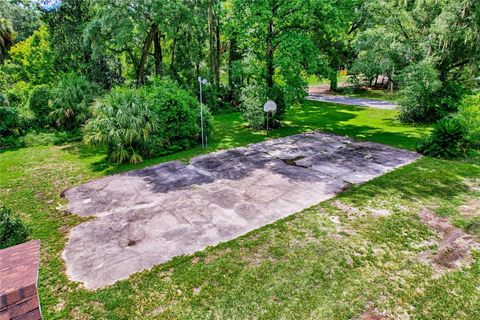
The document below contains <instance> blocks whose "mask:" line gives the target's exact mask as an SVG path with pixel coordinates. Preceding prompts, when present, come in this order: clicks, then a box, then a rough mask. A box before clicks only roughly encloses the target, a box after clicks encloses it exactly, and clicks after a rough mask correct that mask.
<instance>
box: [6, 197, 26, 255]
mask: <svg viewBox="0 0 480 320" xmlns="http://www.w3.org/2000/svg"><path fill="white" fill-rule="evenodd" d="M29 234H30V232H29V229H28V228H27V227H26V226H25V224H24V223H23V221H22V220H21V219H20V217H19V216H17V215H15V214H13V212H12V210H10V209H8V208H6V207H4V206H0V249H4V248H8V247H11V246H15V245H17V244H20V243H23V242H25V241H26V240H27V238H28V235H29Z"/></svg>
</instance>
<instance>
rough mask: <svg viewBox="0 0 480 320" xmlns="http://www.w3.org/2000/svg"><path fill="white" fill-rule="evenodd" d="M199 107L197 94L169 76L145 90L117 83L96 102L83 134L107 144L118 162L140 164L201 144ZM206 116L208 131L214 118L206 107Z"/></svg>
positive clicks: (89, 139) (93, 140) (90, 139)
mask: <svg viewBox="0 0 480 320" xmlns="http://www.w3.org/2000/svg"><path fill="white" fill-rule="evenodd" d="M199 108H200V107H199V103H198V101H197V100H196V99H195V98H193V97H192V96H190V95H189V94H188V92H187V91H185V90H183V89H180V88H179V87H178V86H177V85H176V84H175V83H173V82H171V81H168V80H164V81H155V82H154V83H153V84H152V85H150V86H148V87H145V88H142V89H122V88H117V89H114V90H113V91H112V92H111V93H110V94H108V95H107V96H106V97H104V98H102V99H99V100H98V101H97V103H95V105H94V109H93V114H94V116H93V118H92V119H91V120H89V121H88V122H87V124H86V126H85V130H84V132H85V137H84V139H85V141H86V142H87V143H89V144H102V145H107V146H108V147H109V154H110V158H111V159H112V160H113V161H115V162H119V163H120V162H125V161H129V162H131V163H138V162H141V161H143V159H144V158H148V157H154V156H160V155H164V154H168V153H172V152H177V151H180V150H184V149H187V148H191V147H192V146H194V145H196V144H198V143H199V141H200V139H201V138H200V110H199ZM204 115H205V133H206V135H208V134H210V132H211V130H212V117H211V115H210V113H209V110H208V108H207V107H205V110H204Z"/></svg>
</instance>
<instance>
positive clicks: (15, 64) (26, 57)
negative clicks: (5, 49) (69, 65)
mask: <svg viewBox="0 0 480 320" xmlns="http://www.w3.org/2000/svg"><path fill="white" fill-rule="evenodd" d="M53 56H54V53H53V51H52V48H51V46H50V34H49V33H48V30H47V28H46V27H45V26H43V27H41V28H40V29H39V30H37V31H35V32H34V33H33V35H31V36H30V37H28V38H27V39H25V40H23V41H21V42H18V43H17V44H15V45H14V46H13V47H12V48H11V49H10V58H9V59H8V60H7V61H6V66H5V67H6V68H8V69H9V70H10V71H9V73H10V74H11V75H12V76H14V79H13V80H14V81H25V82H28V83H30V84H33V85H38V84H48V83H51V82H52V81H54V80H55V78H56V74H57V70H56V68H55V64H54V60H53Z"/></svg>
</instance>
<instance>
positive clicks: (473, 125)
mask: <svg viewBox="0 0 480 320" xmlns="http://www.w3.org/2000/svg"><path fill="white" fill-rule="evenodd" d="M455 118H456V119H458V121H459V122H460V123H461V124H462V126H464V127H465V130H466V140H467V141H468V142H469V144H470V145H471V146H472V147H474V148H480V94H477V95H473V96H469V97H467V98H465V99H464V100H463V101H462V103H461V106H460V108H459V111H458V113H457V114H456V115H455Z"/></svg>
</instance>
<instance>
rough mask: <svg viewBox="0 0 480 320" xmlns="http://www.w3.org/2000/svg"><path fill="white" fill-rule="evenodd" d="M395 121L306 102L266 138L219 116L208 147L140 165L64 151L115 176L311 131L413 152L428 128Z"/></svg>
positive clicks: (91, 151) (384, 114) (235, 118)
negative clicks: (116, 162) (329, 133)
mask: <svg viewBox="0 0 480 320" xmlns="http://www.w3.org/2000/svg"><path fill="white" fill-rule="evenodd" d="M395 119H396V111H393V110H381V109H371V108H364V107H357V106H345V105H336V104H329V103H322V102H316V101H307V102H306V103H305V104H303V105H302V106H298V107H292V108H290V109H289V110H288V111H287V114H286V117H285V120H284V124H283V126H282V127H280V128H278V129H275V130H272V131H270V132H269V133H268V135H267V133H266V131H259V132H255V131H252V130H251V129H250V128H248V125H247V123H246V122H245V121H244V120H243V119H242V117H241V115H240V113H229V114H222V115H218V116H216V117H215V120H214V131H213V133H212V135H211V137H210V139H209V141H208V148H206V149H202V148H201V147H200V146H198V147H195V148H193V149H189V150H185V151H181V152H178V153H175V154H171V155H167V156H162V157H157V158H153V159H147V160H145V161H144V162H143V163H141V164H122V165H119V164H115V163H111V162H109V161H108V158H107V156H106V152H107V151H106V148H99V147H98V148H96V147H88V146H85V145H83V144H81V143H79V144H72V145H71V146H69V147H67V148H65V149H64V150H65V151H67V152H69V153H72V154H74V155H76V156H78V157H80V158H83V159H88V158H94V157H98V156H100V155H105V156H104V157H103V159H102V160H100V161H98V160H97V161H93V162H92V163H91V169H92V170H93V171H95V172H104V173H105V174H115V173H120V172H124V171H128V170H133V169H140V168H144V167H147V166H151V165H155V164H159V163H163V162H167V161H173V160H180V161H188V160H189V159H191V158H192V157H195V156H198V155H201V154H205V153H209V152H213V151H217V150H225V149H231V148H235V147H240V146H245V145H248V144H251V143H257V142H261V141H264V140H267V139H273V138H280V137H285V136H290V135H294V134H298V133H302V132H308V131H313V130H319V131H325V132H331V133H336V134H339V135H345V136H349V137H351V138H355V139H358V140H366V141H373V142H378V143H383V144H387V145H391V146H394V147H399V148H403V149H410V150H413V149H415V147H416V146H417V145H418V143H419V142H420V141H421V140H422V139H423V137H424V136H425V135H426V133H427V132H428V127H413V126H408V125H404V124H401V123H399V122H398V121H396V120H395Z"/></svg>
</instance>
